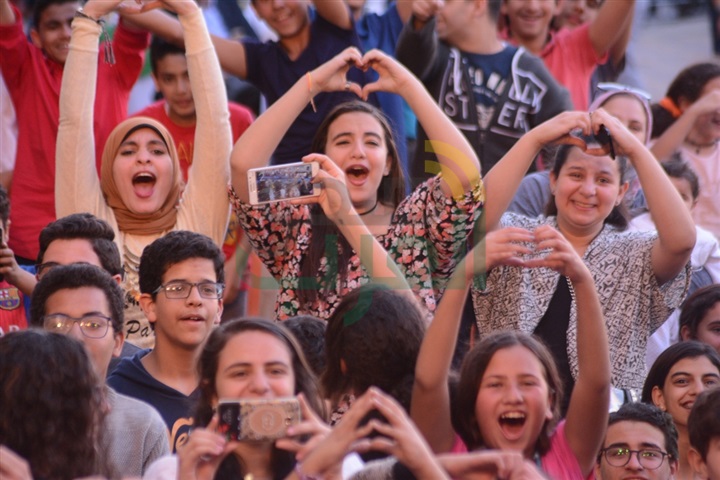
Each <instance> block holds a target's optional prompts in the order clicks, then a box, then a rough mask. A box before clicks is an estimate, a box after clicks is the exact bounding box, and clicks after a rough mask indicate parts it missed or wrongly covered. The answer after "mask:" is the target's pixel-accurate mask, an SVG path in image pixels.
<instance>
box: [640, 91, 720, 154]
mask: <svg viewBox="0 0 720 480" xmlns="http://www.w3.org/2000/svg"><path fill="white" fill-rule="evenodd" d="M717 110H720V91H718V90H713V91H711V92H710V93H707V94H706V95H703V96H702V97H700V98H699V99H698V100H697V101H696V102H695V103H692V104H690V105H688V106H687V107H686V108H685V109H684V111H683V112H682V115H680V117H679V118H678V119H677V120H675V122H674V123H673V124H672V125H670V127H668V129H667V130H665V132H663V134H662V135H660V136H659V137H658V138H657V139H656V140H655V143H654V144H653V146H652V148H651V149H650V150H651V151H652V153H653V155H655V158H657V159H658V160H660V161H661V162H662V161H663V160H667V159H668V158H669V157H670V155H672V154H673V153H674V152H675V151H676V150H677V149H678V147H680V145H682V143H683V141H684V140H685V138H687V136H688V134H689V133H690V131H691V130H692V128H693V125H695V122H696V121H697V119H698V117H699V116H701V115H704V114H706V113H710V112H714V111H717Z"/></svg>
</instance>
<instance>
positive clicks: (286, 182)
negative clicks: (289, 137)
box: [247, 162, 320, 205]
mask: <svg viewBox="0 0 720 480" xmlns="http://www.w3.org/2000/svg"><path fill="white" fill-rule="evenodd" d="M319 169H320V167H319V165H318V163H317V162H310V163H304V162H298V163H289V164H287V165H280V166H277V167H263V168H253V169H250V170H249V171H248V173H247V175H248V192H249V195H250V204H251V205H261V204H265V203H270V202H278V201H281V200H290V199H295V198H308V197H317V196H319V195H320V185H318V184H314V183H313V182H312V179H313V178H315V175H317V173H318V171H319Z"/></svg>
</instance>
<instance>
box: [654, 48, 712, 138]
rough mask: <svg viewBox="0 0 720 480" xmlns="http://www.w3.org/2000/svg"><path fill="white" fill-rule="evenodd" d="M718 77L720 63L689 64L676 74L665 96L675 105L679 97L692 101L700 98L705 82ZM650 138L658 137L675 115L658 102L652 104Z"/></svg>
mask: <svg viewBox="0 0 720 480" xmlns="http://www.w3.org/2000/svg"><path fill="white" fill-rule="evenodd" d="M717 77H720V65H718V64H716V63H710V62H708V63H697V64H695V65H690V66H689V67H687V68H685V69H684V70H682V71H681V72H680V73H678V74H677V76H676V77H675V79H674V80H673V81H672V83H671V84H670V86H669V87H668V89H667V92H666V93H665V97H666V98H667V99H669V100H670V101H672V103H673V104H675V107H677V106H678V105H679V104H680V100H681V99H685V100H687V101H689V102H691V103H694V102H695V101H697V100H698V99H699V98H700V94H701V93H702V90H703V88H705V84H707V83H708V82H709V81H710V80H713V79H715V78H717ZM651 108H652V114H653V129H652V138H656V137H659V136H660V135H662V134H663V133H665V130H667V129H668V127H670V125H672V124H673V123H675V120H677V117H676V116H675V115H674V114H673V112H671V111H670V110H668V109H667V108H665V107H663V106H662V105H661V104H660V103H655V104H653V106H652V107H651Z"/></svg>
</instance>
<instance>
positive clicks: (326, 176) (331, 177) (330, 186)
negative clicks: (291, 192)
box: [291, 153, 353, 223]
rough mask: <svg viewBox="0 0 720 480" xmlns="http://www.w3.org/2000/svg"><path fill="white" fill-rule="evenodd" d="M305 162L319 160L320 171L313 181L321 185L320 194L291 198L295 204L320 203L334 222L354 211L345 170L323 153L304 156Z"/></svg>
mask: <svg viewBox="0 0 720 480" xmlns="http://www.w3.org/2000/svg"><path fill="white" fill-rule="evenodd" d="M302 160H303V162H305V163H309V162H317V163H318V165H319V166H320V171H318V173H317V175H316V176H315V177H314V178H313V183H319V184H320V185H321V187H322V188H321V190H320V195H319V196H317V197H309V198H301V199H295V200H291V202H292V203H294V204H295V205H302V204H307V203H318V204H320V207H322V209H323V212H325V215H327V217H328V218H329V219H331V220H332V221H333V222H336V223H337V222H338V220H339V219H340V218H342V217H344V216H345V215H347V214H349V213H350V212H352V211H353V205H352V201H351V200H350V195H349V194H348V191H347V186H346V184H345V172H343V171H342V169H340V167H338V166H337V165H336V164H335V162H333V161H332V160H331V159H330V157H328V156H327V155H323V154H321V153H311V154H310V155H306V156H304V157H303V159H302Z"/></svg>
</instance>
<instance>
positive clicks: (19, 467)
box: [0, 445, 33, 480]
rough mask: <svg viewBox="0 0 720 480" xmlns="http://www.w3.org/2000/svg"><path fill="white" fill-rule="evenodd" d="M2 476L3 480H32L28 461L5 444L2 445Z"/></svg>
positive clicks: (0, 476) (0, 446) (0, 474)
mask: <svg viewBox="0 0 720 480" xmlns="http://www.w3.org/2000/svg"><path fill="white" fill-rule="evenodd" d="M0 459H2V461H1V462H0V478H2V479H3V480H32V478H33V477H32V473H30V466H29V465H28V462H27V461H26V460H25V459H24V458H22V457H21V456H20V455H18V454H17V453H15V452H13V451H12V450H10V449H9V448H7V447H6V446H5V445H0Z"/></svg>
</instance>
